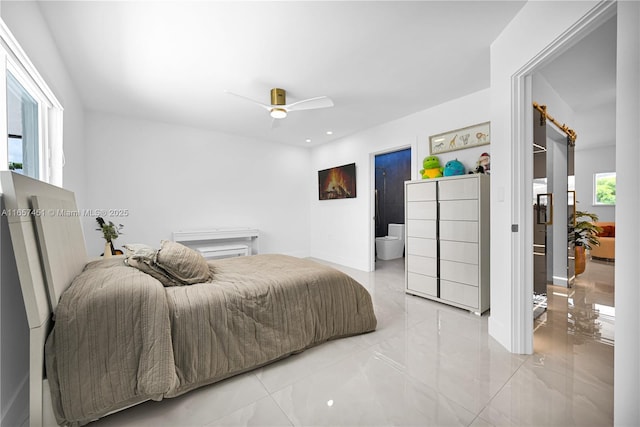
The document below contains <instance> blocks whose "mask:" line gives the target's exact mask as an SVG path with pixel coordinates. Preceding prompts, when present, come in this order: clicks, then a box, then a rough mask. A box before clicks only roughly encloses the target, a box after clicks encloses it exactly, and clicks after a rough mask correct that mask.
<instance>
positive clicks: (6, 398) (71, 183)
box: [0, 2, 85, 426]
mask: <svg viewBox="0 0 640 427" xmlns="http://www.w3.org/2000/svg"><path fill="white" fill-rule="evenodd" d="M0 13H1V16H2V20H3V21H4V22H5V24H6V25H7V26H8V28H9V29H10V31H11V32H12V33H13V34H14V36H15V38H16V39H17V40H18V43H19V44H20V45H21V47H22V48H23V50H24V51H25V52H26V54H27V56H28V57H29V59H30V60H31V62H32V63H33V64H34V65H35V67H36V68H37V70H38V71H39V73H40V74H41V76H42V77H43V78H44V80H45V81H46V82H47V84H48V85H49V87H50V88H51V90H52V91H53V93H54V94H55V96H56V98H57V99H58V100H59V101H60V102H61V103H62V105H63V107H64V129H63V131H64V151H65V157H66V166H65V168H64V171H63V183H64V186H65V187H67V188H69V189H71V190H73V191H75V192H76V195H77V197H78V200H80V201H82V200H83V198H84V194H85V168H84V148H83V143H84V138H83V114H84V109H83V106H82V104H81V102H80V98H79V96H78V94H77V92H76V90H75V88H74V87H73V82H72V81H71V79H70V78H69V75H68V73H67V70H66V68H65V66H64V64H63V62H62V60H61V58H60V56H59V54H58V50H57V48H56V46H55V44H54V43H53V41H52V38H51V34H50V33H49V30H48V26H47V25H46V23H45V21H44V20H43V18H42V15H41V14H40V10H39V8H38V6H37V4H36V3H35V2H2V9H1V10H0ZM2 111H3V112H4V111H5V110H4V108H3V109H2ZM5 225H6V224H5ZM0 245H1V248H2V249H1V254H2V255H1V256H2V260H1V261H2V262H1V264H0V265H1V266H0V273H1V274H0V288H1V289H2V291H1V297H0V342H1V350H0V380H1V389H0V390H1V391H0V410H1V415H2V420H1V421H0V424H2V425H3V426H5V425H6V426H13V425H23V421H24V420H25V418H26V416H27V408H28V381H27V379H28V371H29V344H28V343H29V333H28V324H27V319H26V313H25V310H24V305H23V301H22V293H21V291H20V288H19V283H18V278H17V272H16V267H15V260H14V259H13V256H11V251H12V247H11V241H10V239H9V234H8V229H7V228H6V227H5V226H3V227H2V229H1V230H0Z"/></svg>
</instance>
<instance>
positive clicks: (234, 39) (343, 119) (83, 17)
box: [40, 1, 525, 146]
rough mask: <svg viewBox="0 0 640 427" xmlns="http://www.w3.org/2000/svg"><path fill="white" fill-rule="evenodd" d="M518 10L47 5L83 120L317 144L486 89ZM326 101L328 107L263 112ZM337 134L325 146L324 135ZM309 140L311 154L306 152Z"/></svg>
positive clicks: (474, 5) (402, 5) (359, 4)
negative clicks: (86, 116)
mask: <svg viewBox="0 0 640 427" xmlns="http://www.w3.org/2000/svg"><path fill="white" fill-rule="evenodd" d="M524 3H525V2H524V1H493V2H492V1H468V2H463V1H448V2H445V1H411V2H399V1H374V2H364V1H355V2H345V1H341V2H338V1H324V2H310V1H297V2H293V1H289V2H268V1H258V2H244V1H243V2H239V1H234V2H219V1H215V2H214V1H195V2H181V1H164V2H150V1H141V2H130V1H127V2H123V1H121V2H110V1H109V2H100V1H89V2H81V1H63V2H56V1H45V2H41V3H40V8H41V11H42V13H43V15H44V17H45V19H46V21H47V23H48V25H49V26H50V30H51V32H52V34H53V37H54V38H55V41H56V44H57V46H58V49H59V50H60V53H61V55H62V57H63V58H64V61H65V63H66V65H67V67H68V71H69V73H70V74H71V77H72V79H73V80H74V82H75V84H76V86H77V88H78V90H79V92H80V96H81V98H82V101H83V103H84V104H85V107H86V108H87V109H88V110H94V111H104V112H113V113H117V114H124V115H127V116H132V117H137V118H144V119H151V120H159V121H164V122H169V123H177V124H182V125H187V126H193V127H198V128H203V129H211V130H217V131H222V132H226V133H231V134H237V135H243V136H247V137H254V138H259V139H267V140H272V141H277V142H283V143H288V144H296V145H302V146H313V145H316V144H321V143H324V142H327V141H330V140H334V139H337V138H340V137H343V136H346V135H349V134H352V133H354V132H357V131H360V130H362V129H366V128H370V127H373V126H376V125H378V124H381V123H384V122H387V121H390V120H393V119H396V118H399V117H403V116H406V115H409V114H411V113H414V112H416V111H420V110H424V109H426V108H429V107H431V106H434V105H437V104H440V103H442V102H445V101H447V100H450V99H454V98H457V97H460V96H464V95H466V94H469V93H472V92H475V91H477V90H481V89H484V88H488V87H489V46H490V44H491V42H492V41H493V40H494V39H495V38H496V37H497V36H498V35H499V34H500V32H501V31H502V30H503V28H504V27H505V26H506V25H507V24H508V23H509V21H510V20H511V19H512V18H513V17H514V15H515V14H516V13H517V12H518V11H519V10H520V9H521V8H522V6H523V5H524ZM273 87H281V88H284V89H285V90H287V95H288V96H287V101H288V102H289V103H291V102H295V101H298V100H302V99H306V98H311V97H316V96H321V95H326V96H329V97H330V98H332V99H333V101H334V103H335V107H333V108H327V109H322V110H307V111H299V112H292V113H290V114H289V117H287V118H286V119H284V120H283V121H282V122H281V123H280V126H278V127H276V128H273V129H272V128H271V121H272V119H271V118H270V117H269V116H268V112H267V111H265V110H264V109H262V108H260V107H259V106H256V105H253V104H250V103H247V102H243V100H241V99H238V98H235V97H232V96H230V95H227V94H225V93H224V90H229V91H232V92H235V93H238V94H241V95H243V96H246V97H249V98H253V99H257V100H259V101H261V102H264V103H266V104H268V103H269V90H270V89H271V88H273ZM328 130H331V131H333V135H331V136H329V135H327V134H326V131H328ZM307 139H311V140H312V141H311V142H310V143H308V142H306V140H307Z"/></svg>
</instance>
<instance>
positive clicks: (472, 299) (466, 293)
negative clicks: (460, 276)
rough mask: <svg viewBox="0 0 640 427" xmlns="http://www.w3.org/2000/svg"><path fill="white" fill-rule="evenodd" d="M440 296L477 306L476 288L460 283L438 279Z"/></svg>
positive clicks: (458, 302) (469, 305)
mask: <svg viewBox="0 0 640 427" xmlns="http://www.w3.org/2000/svg"><path fill="white" fill-rule="evenodd" d="M440 298H442V299H444V300H447V301H451V302H455V303H457V304H462V305H466V306H468V307H474V308H477V307H478V288H477V287H475V286H468V285H464V284H462V283H455V282H449V281H447V280H441V281H440Z"/></svg>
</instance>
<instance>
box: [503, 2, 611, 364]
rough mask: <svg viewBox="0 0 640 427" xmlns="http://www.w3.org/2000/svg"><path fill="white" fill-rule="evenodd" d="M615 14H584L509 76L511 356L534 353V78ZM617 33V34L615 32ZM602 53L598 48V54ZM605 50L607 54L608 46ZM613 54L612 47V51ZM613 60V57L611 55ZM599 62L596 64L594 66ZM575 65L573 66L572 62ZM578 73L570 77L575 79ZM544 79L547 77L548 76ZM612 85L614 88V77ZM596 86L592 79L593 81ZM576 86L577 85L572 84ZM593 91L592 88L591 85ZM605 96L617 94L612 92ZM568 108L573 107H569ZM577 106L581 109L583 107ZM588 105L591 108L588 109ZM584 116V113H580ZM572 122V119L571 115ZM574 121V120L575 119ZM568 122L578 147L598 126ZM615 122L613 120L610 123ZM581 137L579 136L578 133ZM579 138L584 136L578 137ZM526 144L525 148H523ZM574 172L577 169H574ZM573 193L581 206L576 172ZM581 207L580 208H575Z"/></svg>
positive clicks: (606, 7)
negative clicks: (515, 228) (515, 173)
mask: <svg viewBox="0 0 640 427" xmlns="http://www.w3.org/2000/svg"><path fill="white" fill-rule="evenodd" d="M615 14H616V7H615V3H604V2H603V3H601V4H599V6H598V7H595V8H593V9H592V10H591V11H590V12H589V13H588V14H587V15H585V16H584V17H583V18H582V19H581V20H580V21H579V22H578V23H577V24H576V25H574V26H573V27H572V28H571V31H568V32H566V33H565V34H563V36H562V37H561V38H560V39H558V40H556V41H555V42H554V43H553V44H550V45H548V46H547V47H546V48H545V49H544V50H543V51H541V52H540V53H539V54H538V55H537V56H536V57H535V58H533V59H532V60H531V61H530V62H529V63H528V64H527V65H526V66H525V67H523V68H522V69H520V70H519V71H518V72H517V73H516V74H514V75H513V76H512V83H513V89H514V90H513V92H512V95H513V98H512V105H513V106H514V107H515V108H516V112H515V119H514V120H513V122H512V124H513V133H514V135H516V137H517V139H518V140H520V141H522V142H523V144H522V148H516V149H515V151H514V156H513V162H514V164H516V165H519V168H520V170H521V171H523V175H522V178H523V179H522V180H521V181H520V182H518V184H517V185H516V186H514V193H513V194H512V196H513V198H514V200H517V202H516V203H517V206H518V207H517V209H516V211H514V215H515V217H516V218H517V219H518V222H519V223H521V224H524V225H523V227H522V232H521V233H520V234H517V235H515V234H514V236H513V237H514V240H513V243H514V245H515V247H516V248H517V250H518V251H519V253H520V254H521V255H522V256H521V257H519V260H514V264H513V265H514V273H515V274H514V280H516V281H518V282H520V283H523V284H524V286H522V287H520V288H517V289H514V294H513V301H512V302H513V305H512V307H513V309H514V310H513V317H512V320H513V323H514V325H516V326H515V327H514V330H513V332H514V335H513V339H514V341H513V349H514V351H515V352H518V353H523V354H531V353H532V352H533V330H534V324H533V317H534V315H533V307H534V304H533V301H532V296H533V294H534V292H533V291H534V284H533V281H534V280H533V269H534V266H533V264H534V259H533V258H534V255H533V251H534V242H533V234H534V230H533V228H534V227H533V224H534V210H533V209H531V200H533V183H534V182H533V167H532V165H533V145H532V144H531V143H530V141H531V137H532V135H533V122H534V116H533V106H532V104H533V101H535V100H536V99H534V96H536V95H537V94H534V93H532V89H533V88H532V80H533V77H534V75H535V74H536V73H539V72H541V71H543V70H545V69H546V68H547V67H548V66H549V65H550V64H552V63H553V62H556V61H557V60H558V59H559V58H561V57H562V56H563V55H566V54H567V52H569V51H570V50H571V48H572V47H575V46H579V45H580V41H582V40H584V39H585V37H586V36H588V35H590V34H591V33H594V30H597V29H599V28H601V27H602V26H603V24H605V23H606V22H607V21H609V20H610V19H615V18H614V16H615ZM614 34H615V32H614ZM600 50H602V49H600ZM608 50H611V49H610V47H609V48H608ZM612 50H613V52H615V51H616V49H615V48H613V49H612ZM594 54H595V50H593V51H592V52H591V57H589V58H591V59H590V61H591V62H593V57H594ZM614 60H615V56H614ZM596 62H597V61H596ZM575 63H577V62H575ZM560 68H561V69H562V71H566V70H569V68H568V67H567V66H566V65H565V66H562V67H560ZM575 75H577V74H574V75H573V76H575ZM545 78H547V79H548V78H549V75H546V76H545ZM613 82H614V83H615V73H614V78H613ZM592 83H595V80H593V81H592ZM551 86H552V87H553V88H554V89H556V92H557V94H558V95H560V97H561V98H563V99H564V100H565V101H568V99H567V98H564V97H562V94H561V93H560V91H559V89H561V88H562V87H563V86H566V85H557V86H556V85H553V84H551ZM574 86H575V85H574ZM592 86H593V85H592ZM587 92H588V93H596V92H597V91H596V90H595V89H594V88H593V87H592V88H590V89H589V90H588V91H587ZM606 93H611V94H614V95H615V88H614V89H613V90H610V91H606ZM567 103H568V104H569V105H570V106H571V103H569V102H567ZM577 105H580V107H579V108H580V109H582V107H583V106H584V105H585V103H582V104H577ZM589 105H591V104H589ZM572 109H573V111H574V112H577V108H574V107H572ZM581 113H583V112H581ZM572 117H573V116H572ZM576 118H578V120H577V119H576ZM571 120H572V121H574V122H575V126H576V128H577V129H578V133H579V135H578V141H579V142H578V144H582V142H583V141H584V138H583V137H584V136H585V131H584V130H582V131H581V129H584V128H585V127H586V126H585V125H589V124H590V123H601V120H597V121H596V120H592V119H588V118H586V117H584V116H583V117H582V118H580V117H578V116H577V115H575V117H574V118H573V119H571ZM613 122H615V118H614V119H613ZM581 132H582V133H581ZM587 134H589V135H595V134H596V133H595V132H594V133H587ZM581 135H582V136H581ZM524 141H527V142H528V143H524ZM577 156H578V154H577V152H576V165H578V164H579V162H578V160H577ZM576 167H578V166H576ZM576 172H577V173H576V178H575V179H576V193H578V196H577V198H576V199H575V200H577V201H580V199H581V196H579V194H581V193H582V192H581V190H580V188H579V183H578V179H579V178H578V175H579V172H578V171H576ZM580 207H581V206H580V205H578V206H577V208H578V209H579V208H580Z"/></svg>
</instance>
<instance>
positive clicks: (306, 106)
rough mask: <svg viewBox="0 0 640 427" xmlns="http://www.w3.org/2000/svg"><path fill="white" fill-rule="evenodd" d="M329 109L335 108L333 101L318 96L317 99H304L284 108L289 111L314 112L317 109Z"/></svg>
mask: <svg viewBox="0 0 640 427" xmlns="http://www.w3.org/2000/svg"><path fill="white" fill-rule="evenodd" d="M327 107H333V101H332V100H331V98H329V97H327V96H318V97H316V98H309V99H304V100H302V101H298V102H294V103H293V104H289V105H285V106H284V108H285V110H287V111H300V110H313V109H315V108H327Z"/></svg>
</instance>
